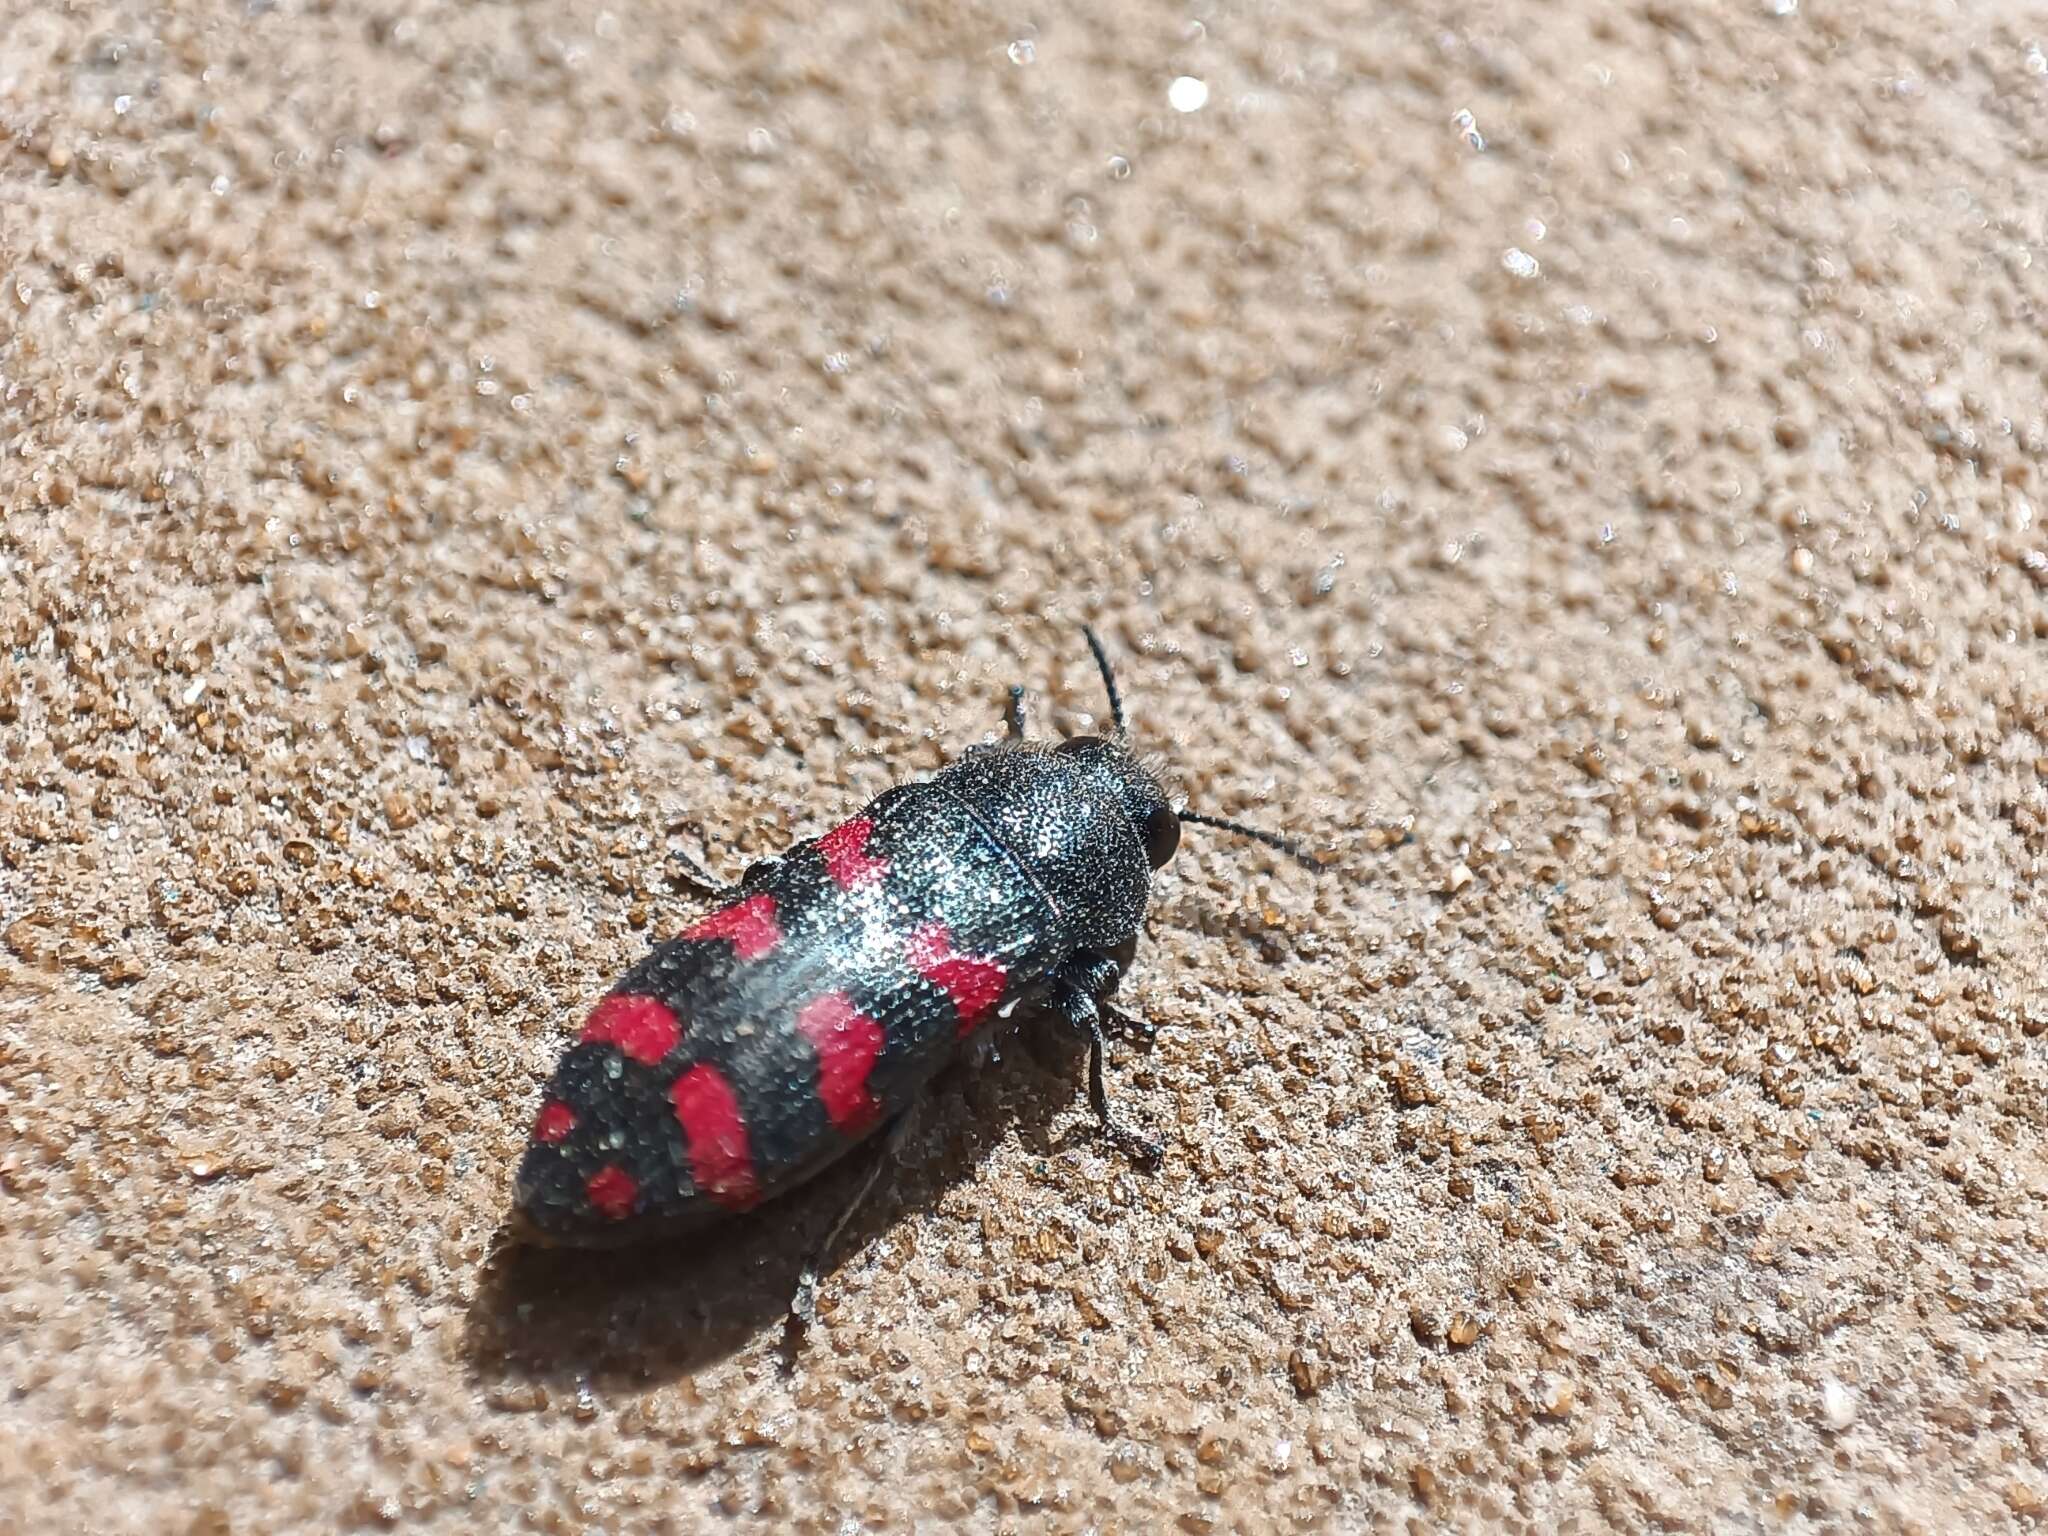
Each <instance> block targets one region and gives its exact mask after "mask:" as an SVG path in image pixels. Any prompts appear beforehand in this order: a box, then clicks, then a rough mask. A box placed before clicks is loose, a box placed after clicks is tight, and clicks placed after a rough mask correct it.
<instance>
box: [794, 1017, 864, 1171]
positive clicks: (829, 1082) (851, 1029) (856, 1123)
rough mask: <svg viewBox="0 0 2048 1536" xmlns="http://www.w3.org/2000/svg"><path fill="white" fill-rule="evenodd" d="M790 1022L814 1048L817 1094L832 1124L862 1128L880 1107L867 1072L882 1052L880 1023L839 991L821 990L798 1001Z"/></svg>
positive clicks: (847, 1129)
mask: <svg viewBox="0 0 2048 1536" xmlns="http://www.w3.org/2000/svg"><path fill="white" fill-rule="evenodd" d="M796 1027H797V1028H798V1029H800V1030H802V1031H803V1032H804V1036H805V1038H807V1039H808V1040H809V1041H810V1042H811V1044H812V1045H813V1046H814V1047H816V1049H817V1052H818V1098H819V1100H820V1101H821V1102H822V1103H823V1104H824V1106H825V1113H826V1114H827V1115H828V1116H830V1117H831V1120H832V1123H833V1125H835V1126H836V1127H838V1128H839V1129H840V1130H841V1131H844V1132H845V1133H846V1134H847V1135H849V1136H850V1135H852V1134H853V1133H854V1132H856V1131H859V1130H863V1129H865V1128H866V1127H867V1126H868V1125H869V1124H870V1123H871V1122H872V1121H873V1120H874V1118H875V1116H876V1114H878V1113H879V1112H880V1110H881V1106H880V1105H879V1104H877V1103H876V1102H875V1096H874V1095H873V1094H871V1093H869V1092H868V1073H869V1072H871V1071H873V1070H874V1065H875V1058H876V1057H877V1056H879V1055H881V1054H882V1026H881V1025H879V1024H877V1023H876V1022H875V1021H874V1020H873V1019H871V1018H869V1017H868V1016H867V1015H866V1014H864V1013H862V1012H861V1011H860V1010H859V1009H857V1008H855V1007H854V1006H853V1000H852V999H851V998H849V997H848V996H847V995H846V994H845V993H844V992H827V993H826V994H825V995H824V996H823V997H814V998H812V999H811V1000H810V1001H809V1002H808V1003H805V1004H804V1006H803V1009H802V1011H801V1012H799V1013H798V1014H797V1016H796Z"/></svg>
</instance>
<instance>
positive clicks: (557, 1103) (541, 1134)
mask: <svg viewBox="0 0 2048 1536" xmlns="http://www.w3.org/2000/svg"><path fill="white" fill-rule="evenodd" d="M575 1129H576V1111H575V1110H573V1109H571V1108H570V1107H569V1106H568V1105H566V1104H564V1103H563V1102H562V1101H561V1100H560V1099H550V1100H548V1102H547V1103H545V1104H543V1105H541V1107H540V1113H539V1114H538V1115H536V1116H534V1119H533V1139H534V1140H535V1141H544V1142H546V1143H547V1144H548V1145H549V1146H551V1147H553V1146H559V1145H560V1144H561V1143H562V1142H563V1141H564V1140H566V1139H567V1137H568V1135H569V1133H570V1132H571V1131H573V1130H575Z"/></svg>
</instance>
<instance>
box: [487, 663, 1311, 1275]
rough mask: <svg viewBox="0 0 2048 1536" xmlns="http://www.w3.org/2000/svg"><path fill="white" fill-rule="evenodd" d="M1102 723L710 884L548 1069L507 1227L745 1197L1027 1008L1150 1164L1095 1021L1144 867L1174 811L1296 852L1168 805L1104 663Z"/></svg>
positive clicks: (540, 1236) (892, 798) (540, 1237)
mask: <svg viewBox="0 0 2048 1536" xmlns="http://www.w3.org/2000/svg"><path fill="white" fill-rule="evenodd" d="M1084 633H1085V634H1086V636H1087V640H1088V646H1089V649H1090V650H1091V651H1092V652H1093V653H1094V656H1095V660H1096V663H1097V665H1098V667H1099V668H1100V669H1101V673H1102V680H1103V684H1104V687H1105V688H1106V690H1107V691H1108V694H1109V706H1110V718H1111V721H1112V723H1113V725H1114V727H1115V729H1114V731H1113V733H1112V734H1110V735H1108V736H1079V737H1074V738H1071V739H1069V740H1065V741H1060V742H1058V743H1053V744H1048V743H1044V742H1038V741H1032V740H1030V739H1028V738H1027V736H1026V734H1025V728H1024V712H1023V704H1022V698H1023V690H1022V689H1021V688H1017V689H1012V690H1011V697H1010V705H1009V711H1008V721H1009V733H1008V737H1007V739H1006V740H1004V741H1001V742H998V743H995V744H992V745H984V746H979V747H976V748H974V749H972V750H970V751H969V752H967V753H966V754H965V755H964V756H963V757H961V758H960V759H959V760H958V761H956V762H954V763H952V764H951V765H949V766H947V767H946V768H944V769H942V770H941V771H940V772H938V773H937V774H934V775H933V776H932V777H931V778H929V779H926V780H923V781H921V782H916V783H910V784H903V785H898V786H896V787H895V788H893V789H890V790H888V791H886V792H885V793H883V794H882V795H880V796H878V797H877V798H876V799H875V800H874V801H873V802H872V803H870V804H869V805H868V806H867V808H866V809H865V810H863V811H861V812H860V813H859V814H858V815H857V816H855V817H853V818H852V819H850V820H848V821H846V822H844V823H842V824H841V825H840V826H838V827H836V828H834V829H833V830H832V831H830V832H828V833H826V834H825V835H824V836H822V837H817V838H813V839H811V840H809V841H807V842H803V843H799V844H797V845H796V846H795V847H793V848H791V849H790V850H789V851H788V852H786V853H784V854H782V855H780V856H779V857H776V858H772V859H767V860H764V861H762V862H761V863H758V864H755V865H753V866H752V867H750V868H749V869H748V870H747V871H746V873H745V874H744V875H743V876H742V877H741V879H740V882H739V884H738V885H736V886H721V885H719V884H718V883H717V882H716V881H713V880H711V879H710V878H709V877H708V876H705V875H704V874H703V873H702V872H701V871H698V870H695V868H694V866H688V865H687V864H686V865H685V867H686V868H687V869H689V870H690V873H691V878H692V881H693V883H696V884H700V885H704V886H706V887H708V888H710V889H712V890H714V891H716V892H717V893H718V895H719V896H720V897H721V899H722V904H721V905H720V906H719V907H718V908H717V910H715V911H713V912H712V913H711V914H710V915H709V916H707V917H704V918H702V919H700V920H698V921H697V922H695V923H692V924H691V925H690V926H689V927H687V928H685V929H684V930H683V931H682V933H681V934H679V935H678V936H677V937H675V938H672V939H668V940H666V941H664V942H662V943H660V944H657V945H656V946H655V948H654V949H653V951H652V952H651V953H650V954H649V955H648V956H647V957H646V958H645V959H644V960H642V961H641V962H640V963H639V964H638V965H636V966H634V967H633V968H632V969H631V970H630V971H628V972H627V973H626V975H625V976H624V977H623V978H621V980H620V981H619V982H618V984H617V985H616V986H615V987H614V988H613V989H612V990H611V992H610V993H609V994H608V995H607V996H606V997H605V998H604V999H603V1000H602V1001H601V1002H599V1003H598V1005H597V1006H596V1008H594V1009H593V1010H592V1011H591V1013H590V1014H589V1016H588V1018H587V1019H586V1020H585V1022H584V1025H583V1028H582V1031H581V1034H580V1037H579V1038H578V1039H577V1041H576V1042H575V1043H574V1044H572V1045H571V1046H570V1047H569V1048H568V1049H567V1050H566V1051H565V1052H564V1054H563V1056H562V1059H561V1061H560V1064H559V1065H558V1066H557V1068H556V1071H555V1074H554V1077H553V1079H552V1081H551V1082H550V1084H549V1086H548V1090H547V1094H546V1097H545V1098H544V1100H543V1102H542V1104H541V1107H540V1111H539V1113H538V1114H537V1116H536V1117H535V1120H534V1126H533V1134H532V1139H531V1141H530V1143H529V1144H528V1147H527V1150H526V1153H525V1156H524V1158H523V1160H522V1161H521V1164H520V1168H519V1174H518V1181H517V1190H516V1216H515V1229H516V1231H517V1232H518V1234H519V1235H520V1236H521V1237H523V1238H525V1239H526V1240H528V1241H532V1242H537V1243H543V1244H561V1245H570V1246H580V1247H598V1246H607V1247H608V1246H613V1245H616V1244H619V1243H622V1242H629V1241H634V1240H637V1239H640V1238H643V1237H652V1236H659V1235H667V1234H672V1233H676V1232H680V1231H685V1230H688V1229H690V1228H693V1227H697V1226H701V1225H704V1224H706V1223H708V1222H710V1221H712V1220H715V1219H717V1218H720V1217H722V1216H725V1215H727V1214H729V1213H731V1212H734V1211H740V1210H745V1209H747V1208H749V1207H751V1206H753V1205H755V1204H758V1203H759V1202H760V1201H762V1200H765V1199H768V1198H770V1197H772V1196H774V1195H777V1194H779V1193H781V1192H783V1191H785V1190H787V1189H789V1188H791V1187H793V1186H795V1185H797V1184H799V1183H801V1182H803V1181H804V1180H805V1179H808V1178H809V1177H811V1176H812V1175H813V1174H815V1173H816V1172H818V1171H819V1170H820V1169H821V1168H823V1167H825V1166H826V1165H827V1164H829V1163H831V1162H833V1161H835V1160H836V1159H837V1158H839V1157H840V1156H841V1155H843V1154H844V1153H845V1152H846V1151H847V1150H849V1149H850V1148H851V1147H853V1146H854V1145H856V1144H857V1143H858V1142H860V1141H861V1140H863V1139H864V1138H865V1137H867V1136H868V1135H869V1134H870V1133H871V1132H873V1131H874V1130H875V1129H876V1128H877V1127H878V1126H880V1125H883V1124H885V1123H887V1122H889V1121H891V1120H893V1119H895V1118H896V1117H898V1116H899V1114H900V1113H901V1112H902V1111H903V1110H904V1109H905V1108H906V1107H908V1106H909V1105H910V1104H911V1103H912V1102H913V1101H914V1100H915V1099H916V1098H917V1097H918V1095H919V1093H920V1092H921V1090H922V1089H923V1088H924V1087H925V1085H926V1083H927V1082H928V1081H929V1080H930V1079H931V1077H932V1076H933V1074H935V1073H936V1072H937V1071H938V1070H939V1069H940V1067H942V1066H943V1065H944V1064H945V1063H946V1062H947V1061H948V1060H949V1059H950V1058H951V1057H952V1055H953V1054H954V1052H955V1051H956V1050H957V1049H958V1048H959V1046H960V1044H961V1042H962V1041H963V1040H965V1039H966V1038H967V1037H969V1036H970V1035H972V1034H974V1033H975V1032H976V1031H977V1030H979V1029H981V1028H983V1027H986V1026H988V1025H990V1024H992V1023H993V1022H995V1021H996V1020H998V1019H1002V1018H1007V1017H1009V1016H1010V1015H1011V1014H1012V1013H1013V1012H1015V1011H1017V1010H1019V1009H1020V1008H1021V1009H1025V1010H1030V1011H1037V1012H1042V1013H1047V1014H1050V1015H1051V1016H1053V1017H1054V1018H1056V1019H1058V1020H1060V1021H1062V1022H1064V1023H1065V1024H1066V1025H1067V1026H1068V1027H1069V1028H1071V1029H1073V1030H1074V1031H1075V1032H1076V1033H1078V1034H1080V1035H1083V1036H1085V1037H1086V1038H1087V1040H1088V1042H1089V1047H1090V1051H1089V1099H1090V1103H1091V1104H1092V1106H1093V1108H1094V1110H1095V1113H1096V1116H1097V1118H1098V1119H1099V1121H1100V1122H1101V1125H1102V1129H1103V1131H1104V1133H1105V1134H1106V1135H1107V1136H1108V1137H1109V1139H1110V1140H1111V1141H1113V1142H1114V1143H1115V1144H1116V1145H1117V1146H1118V1147H1119V1148H1120V1149H1121V1150H1123V1151H1124V1152H1125V1153H1126V1154H1127V1155H1129V1156H1131V1157H1132V1158H1133V1159H1134V1160H1136V1161H1139V1162H1141V1163H1151V1162H1153V1161H1156V1159H1157V1156H1158V1149H1157V1148H1156V1147H1154V1146H1153V1145H1152V1144H1151V1143H1150V1142H1147V1141H1146V1140H1144V1139H1143V1138H1141V1137H1139V1136H1138V1135H1136V1134H1135V1133H1133V1132H1131V1131H1129V1130H1127V1129H1126V1128H1125V1127H1124V1126H1123V1125H1122V1124H1121V1123H1120V1122H1119V1121H1118V1120H1117V1119H1116V1118H1115V1117H1114V1116H1113V1115H1112V1113H1111V1111H1110V1108H1109V1102H1108V1097H1107V1094H1106V1092H1105V1090H1104V1087H1103V1074H1102V1063H1103V1056H1104V1052H1105V1044H1104V1026H1105V1022H1106V1021H1107V1022H1108V1023H1109V1024H1110V1025H1112V1026H1114V1027H1119V1028H1124V1029H1143V1028H1144V1027H1145V1026H1143V1025H1140V1024H1138V1023H1137V1021H1135V1020H1132V1019H1129V1018H1128V1017H1127V1016H1125V1015H1123V1014H1121V1013H1120V1012H1119V1011H1118V1010H1116V1009H1115V1008H1113V1007H1112V1006H1111V1005H1110V1002H1109V999H1110V997H1111V995H1112V994H1113V993H1114V992H1115V991H1116V990H1117V987H1118V985H1119V983H1120V982H1121V980H1122V978H1123V974H1124V969H1125V967H1126V966H1127V965H1128V964H1129V963H1130V960H1131V957H1132V954H1133V952H1134V950H1135V947H1136V943H1137V938H1138V932H1139V928H1140V926H1141V925H1142V923H1143V921H1144V916H1145V909H1146V904H1147V902H1148V901H1149V899H1150V896H1151V885H1152V875H1153V873H1154V871H1156V870H1158V869H1159V868H1161V867H1162V866H1163V865H1165V864H1166V862H1167V861H1168V860H1169V859H1171V858H1172V857H1173V854H1174V851H1175V849H1176V848H1177V847H1178V846H1179V844H1180V836H1181V828H1182V826H1183V825H1184V824H1186V823H1191V822H1192V823H1196V824H1199V825H1203V826H1213V827H1221V828H1224V829H1226V830H1229V831H1233V832H1238V833H1242V834H1244V835H1245V836H1248V837H1252V838H1255V839H1257V840H1258V841H1260V842H1262V843H1265V844H1266V845H1268V846H1270V847H1273V848H1275V849H1278V850H1279V851H1281V852H1283V853H1286V854H1288V855H1290V856H1291V857H1294V858H1296V859H1299V860H1300V861H1301V862H1303V863H1305V864H1308V865H1310V866H1311V867H1320V863H1319V861H1318V860H1317V859H1315V858H1314V857H1313V856H1312V855H1311V854H1309V853H1308V852H1307V851H1306V850H1304V849H1303V848H1302V847H1300V846H1299V845H1298V844H1296V843H1294V842H1292V841H1290V840H1288V839H1286V838H1283V837H1279V836H1276V835H1275V834H1273V833H1270V832H1263V831H1259V830H1257V829H1255V828H1251V827H1245V826H1241V825H1239V824H1238V823H1236V822H1232V821H1226V820H1224V819H1223V818H1221V817H1213V816H1206V815H1202V814H1199V813H1197V812H1192V811H1186V810H1182V811H1179V812H1176V811H1175V810H1174V808H1173V806H1172V804H1171V803H1170V801H1169V800H1168V798H1167V795H1166V791H1165V790H1164V788H1163V787H1162V786H1161V785H1160V783H1159V780H1158V779H1157V778H1156V777H1155V776H1154V775H1153V773H1152V772H1151V771H1150V770H1149V769H1148V768H1146V767H1145V765H1144V764H1143V763H1141V762H1140V761H1139V759H1138V757H1137V755H1136V754H1135V753H1134V752H1133V751H1132V750H1131V748H1130V745H1129V740H1128V733H1127V731H1126V728H1125V724H1124V714H1123V704H1122V700H1121V699H1120V698H1119V696H1118V694H1117V689H1116V681H1115V678H1114V676H1113V674H1112V672H1111V669H1110V665H1109V658H1108V656H1107V654H1106V653H1105V652H1104V650H1103V648H1102V642H1101V641H1100V640H1099V639H1097V637H1096V635H1095V633H1094V631H1093V630H1092V629H1088V630H1084Z"/></svg>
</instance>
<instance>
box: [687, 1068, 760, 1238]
mask: <svg viewBox="0 0 2048 1536" xmlns="http://www.w3.org/2000/svg"><path fill="white" fill-rule="evenodd" d="M668 1096H669V1099H670V1100H671V1102H673V1103H674V1105H675V1107H676V1123H677V1124H678V1125H680V1126H682V1128H683V1140H684V1141H686V1142H688V1143H689V1147H690V1173H691V1176H692V1177H694V1178H695V1179H696V1181H697V1187H698V1188H699V1189H701V1190H703V1191H704V1193H705V1194H707V1195H709V1196H710V1197H711V1198H712V1199H713V1200H716V1201H717V1202H718V1203H719V1204H720V1205H723V1206H727V1207H729V1208H730V1209H732V1210H736V1211H739V1210H745V1209H746V1208H747V1207H748V1206H750V1205H752V1204H754V1202H755V1201H757V1200H759V1199H760V1198H761V1190H760V1186H759V1185H758V1184H757V1183H756V1182H755V1180H754V1154H753V1152H752V1151H751V1150H750V1149H749V1148H748V1146H747V1120H746V1116H745V1115H743V1114H741V1113H740V1101H739V1099H738V1098H737V1097H736V1096H735V1095H734V1093H733V1091H732V1084H731V1083H729V1082H727V1081H726V1080H725V1074H724V1073H722V1072H720V1071H719V1070H718V1068H716V1067H714V1066H712V1065H711V1064H710V1063H709V1062H699V1063H698V1064H697V1065H696V1066H694V1067H692V1068H690V1070H689V1071H687V1072H685V1073H684V1074H683V1075H682V1076H681V1077H679V1078H677V1079H676V1080H675V1082H674V1083H673V1084H671V1085H670V1087H669V1090H668Z"/></svg>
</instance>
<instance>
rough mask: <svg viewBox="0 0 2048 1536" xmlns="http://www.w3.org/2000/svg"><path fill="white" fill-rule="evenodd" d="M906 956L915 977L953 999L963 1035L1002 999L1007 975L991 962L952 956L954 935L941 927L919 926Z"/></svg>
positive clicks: (944, 927)
mask: <svg viewBox="0 0 2048 1536" xmlns="http://www.w3.org/2000/svg"><path fill="white" fill-rule="evenodd" d="M908 953H909V956H910V964H911V968H912V969H914V970H915V971H916V972H917V974H918V975H920V976H922V977H923V978H924V979H925V980H926V981H929V982H931V983H932V984H933V985H935V986H940V987H943V988H945V989H946V991H947V992H949V993H950V994H951V995H952V998H953V1008H954V1010H955V1011H956V1012H957V1013H958V1014H959V1015H960V1033H961V1034H963V1035H964V1034H966V1033H967V1031H969V1030H970V1029H972V1028H974V1026H975V1023H976V1022H977V1021H978V1020H979V1019H980V1018H981V1016H982V1015H983V1014H984V1013H987V1012H988V1011H989V1009H991V1008H993V1007H995V1005H996V1004H997V1002H999V1001H1000V1000H1001V998H1002V995H1003V978H1004V977H1006V976H1008V975H1009V974H1010V973H1009V972H1008V971H1007V970H1005V969H1004V968H1003V967H1002V965H1001V964H999V963H998V962H996V961H994V960H988V959H984V958H982V957H981V956H979V955H962V954H956V953H954V950H953V935H952V933H951V931H950V930H948V929H947V927H946V925H945V924H944V923H923V924H920V925H919V927H918V929H917V931H916V932H914V933H912V934H911V936H910V947H909V951H908Z"/></svg>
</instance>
